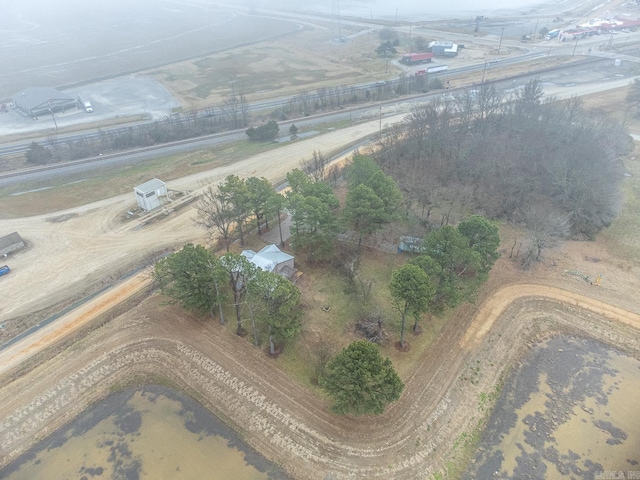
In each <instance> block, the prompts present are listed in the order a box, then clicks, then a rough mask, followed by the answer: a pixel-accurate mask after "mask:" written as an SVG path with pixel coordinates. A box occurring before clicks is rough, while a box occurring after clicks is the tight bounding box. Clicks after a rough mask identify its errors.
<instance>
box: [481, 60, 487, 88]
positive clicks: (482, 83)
mask: <svg viewBox="0 0 640 480" xmlns="http://www.w3.org/2000/svg"><path fill="white" fill-rule="evenodd" d="M486 73H487V60H485V61H484V70H482V81H481V82H480V84H481V85H484V76H485V74H486Z"/></svg>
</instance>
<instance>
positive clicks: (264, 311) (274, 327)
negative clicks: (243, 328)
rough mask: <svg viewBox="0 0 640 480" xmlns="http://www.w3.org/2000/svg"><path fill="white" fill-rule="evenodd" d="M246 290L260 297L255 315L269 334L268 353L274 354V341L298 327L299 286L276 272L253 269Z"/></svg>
mask: <svg viewBox="0 0 640 480" xmlns="http://www.w3.org/2000/svg"><path fill="white" fill-rule="evenodd" d="M248 289H249V293H251V294H253V295H255V296H257V297H258V298H260V299H261V300H262V308H261V309H260V312H259V313H258V315H257V316H258V318H259V319H260V320H261V321H262V322H264V324H265V325H266V326H267V329H268V335H269V353H270V354H271V355H275V353H276V350H275V343H276V342H282V341H285V340H289V339H291V338H293V337H295V336H296V335H297V334H298V332H299V331H300V326H301V324H300V319H301V317H302V310H301V308H300V290H298V287H296V286H295V285H294V284H293V283H291V282H290V281H289V280H287V279H286V278H284V277H282V276H280V275H278V274H277V273H272V272H266V271H263V270H257V271H256V275H255V276H254V278H253V279H252V281H251V282H250V284H249V286H248Z"/></svg>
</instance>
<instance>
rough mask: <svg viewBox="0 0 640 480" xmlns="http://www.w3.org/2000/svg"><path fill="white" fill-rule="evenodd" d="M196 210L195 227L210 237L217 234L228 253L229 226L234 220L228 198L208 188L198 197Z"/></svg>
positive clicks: (229, 242) (229, 243)
mask: <svg viewBox="0 0 640 480" xmlns="http://www.w3.org/2000/svg"><path fill="white" fill-rule="evenodd" d="M196 209H197V211H198V217H197V218H196V220H195V222H196V225H198V226H200V227H203V228H205V229H206V230H207V231H208V232H209V235H210V236H212V237H213V236H214V235H215V233H218V234H219V235H220V240H221V243H223V244H224V247H225V249H226V251H227V252H228V251H229V246H230V245H231V226H232V225H233V222H234V221H235V219H236V216H235V213H234V211H233V205H232V204H231V201H230V197H229V196H227V195H224V194H221V193H219V192H216V191H215V190H214V189H213V188H211V187H209V188H207V189H206V190H205V191H204V193H203V194H202V197H200V201H199V202H198V204H197V205H196Z"/></svg>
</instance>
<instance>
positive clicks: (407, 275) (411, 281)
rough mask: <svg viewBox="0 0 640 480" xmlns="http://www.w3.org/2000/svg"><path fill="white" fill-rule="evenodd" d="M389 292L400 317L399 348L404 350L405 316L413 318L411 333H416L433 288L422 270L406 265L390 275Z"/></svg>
mask: <svg viewBox="0 0 640 480" xmlns="http://www.w3.org/2000/svg"><path fill="white" fill-rule="evenodd" d="M389 290H390V291H391V297H392V298H393V303H394V305H395V307H396V309H397V310H398V311H399V312H400V315H401V321H400V346H401V347H402V348H404V329H405V321H406V317H407V315H412V316H413V317H414V318H415V323H414V325H413V331H414V332H417V331H418V321H419V319H420V317H421V316H422V315H423V314H424V313H426V312H427V311H428V310H429V306H430V303H431V301H432V300H433V296H434V294H435V287H434V285H433V282H432V281H431V279H430V278H429V276H428V275H427V274H426V272H425V271H424V270H423V269H421V268H420V267H419V266H417V265H412V264H410V263H408V264H406V265H403V266H402V267H400V268H399V269H397V270H395V271H394V272H393V273H392V275H391V283H390V284H389Z"/></svg>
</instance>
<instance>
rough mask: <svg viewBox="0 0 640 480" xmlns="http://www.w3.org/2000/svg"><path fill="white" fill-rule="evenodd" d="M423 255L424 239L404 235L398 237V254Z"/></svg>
mask: <svg viewBox="0 0 640 480" xmlns="http://www.w3.org/2000/svg"><path fill="white" fill-rule="evenodd" d="M402 252H409V253H424V238H421V237H411V236H409V235H404V236H402V237H400V243H399V244H398V253H402Z"/></svg>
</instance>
